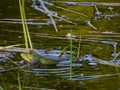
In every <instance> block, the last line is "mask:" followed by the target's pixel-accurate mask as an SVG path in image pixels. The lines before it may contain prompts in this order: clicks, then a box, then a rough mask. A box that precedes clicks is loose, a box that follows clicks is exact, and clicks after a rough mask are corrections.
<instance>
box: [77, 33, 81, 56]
mask: <svg viewBox="0 0 120 90" xmlns="http://www.w3.org/2000/svg"><path fill="white" fill-rule="evenodd" d="M80 46H81V35H80V39H79V44H78V52H77V58H79V55H80Z"/></svg>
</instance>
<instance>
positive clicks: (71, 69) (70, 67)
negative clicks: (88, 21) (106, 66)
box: [70, 30, 72, 80]
mask: <svg viewBox="0 0 120 90" xmlns="http://www.w3.org/2000/svg"><path fill="white" fill-rule="evenodd" d="M70 80H72V30H71V37H70Z"/></svg>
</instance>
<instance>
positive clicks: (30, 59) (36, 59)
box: [21, 51, 58, 65]
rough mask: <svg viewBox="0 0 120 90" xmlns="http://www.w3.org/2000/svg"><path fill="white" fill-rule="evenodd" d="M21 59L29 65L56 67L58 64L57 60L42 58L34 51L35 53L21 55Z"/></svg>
mask: <svg viewBox="0 0 120 90" xmlns="http://www.w3.org/2000/svg"><path fill="white" fill-rule="evenodd" d="M21 57H22V58H23V59H24V60H25V61H27V63H31V64H36V63H39V64H42V65H55V64H57V63H58V61H57V60H51V59H50V58H45V57H42V56H40V55H39V54H37V53H36V51H33V53H21Z"/></svg>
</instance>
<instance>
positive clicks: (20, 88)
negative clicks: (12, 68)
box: [17, 71, 22, 90]
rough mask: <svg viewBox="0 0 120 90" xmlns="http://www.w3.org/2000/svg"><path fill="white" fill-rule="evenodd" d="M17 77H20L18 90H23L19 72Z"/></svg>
mask: <svg viewBox="0 0 120 90" xmlns="http://www.w3.org/2000/svg"><path fill="white" fill-rule="evenodd" d="M17 75H18V87H19V88H18V89H19V90H22V86H21V81H20V74H19V71H18V72H17Z"/></svg>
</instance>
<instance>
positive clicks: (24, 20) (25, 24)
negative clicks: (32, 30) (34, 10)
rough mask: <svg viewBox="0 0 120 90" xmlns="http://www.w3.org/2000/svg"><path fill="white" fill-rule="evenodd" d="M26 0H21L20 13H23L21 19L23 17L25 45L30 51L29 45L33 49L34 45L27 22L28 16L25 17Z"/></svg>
mask: <svg viewBox="0 0 120 90" xmlns="http://www.w3.org/2000/svg"><path fill="white" fill-rule="evenodd" d="M24 3H25V2H24V0H22V1H21V0H19V7H20V14H21V19H22V26H23V33H24V38H25V46H26V51H27V52H29V45H30V48H31V49H33V47H32V42H31V38H30V34H29V30H28V26H27V22H26V17H25V10H24V8H25V5H24Z"/></svg>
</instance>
